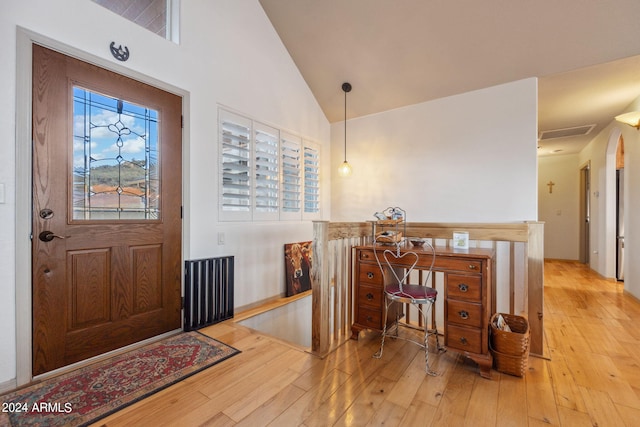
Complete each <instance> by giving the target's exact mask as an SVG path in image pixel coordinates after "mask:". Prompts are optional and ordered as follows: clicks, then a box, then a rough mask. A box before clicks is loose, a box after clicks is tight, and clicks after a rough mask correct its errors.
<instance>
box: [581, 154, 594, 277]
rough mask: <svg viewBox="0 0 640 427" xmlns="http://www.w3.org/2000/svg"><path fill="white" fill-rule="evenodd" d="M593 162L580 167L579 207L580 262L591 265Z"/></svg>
mask: <svg viewBox="0 0 640 427" xmlns="http://www.w3.org/2000/svg"><path fill="white" fill-rule="evenodd" d="M591 178H592V177H591V161H587V162H586V163H585V164H583V165H582V166H580V197H579V199H580V207H579V221H580V232H579V233H578V234H579V261H580V262H581V263H583V264H587V265H589V264H590V262H591V256H590V252H591V208H592V206H591V188H592V179H591Z"/></svg>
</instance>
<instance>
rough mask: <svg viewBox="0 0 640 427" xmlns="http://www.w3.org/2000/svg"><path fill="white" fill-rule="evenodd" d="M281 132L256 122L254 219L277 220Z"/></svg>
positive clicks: (254, 141)
mask: <svg viewBox="0 0 640 427" xmlns="http://www.w3.org/2000/svg"><path fill="white" fill-rule="evenodd" d="M279 139H280V132H279V131H278V129H275V128H272V127H270V126H267V125H263V124H261V123H256V122H254V125H253V146H254V155H253V158H254V164H255V173H254V185H255V188H254V212H253V219H256V220H277V219H278V218H279V205H278V200H279V198H280V194H279V188H280V182H279V181H280V172H279V170H280V159H279V152H278V144H279Z"/></svg>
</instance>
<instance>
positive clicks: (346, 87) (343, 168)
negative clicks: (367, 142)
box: [338, 83, 352, 176]
mask: <svg viewBox="0 0 640 427" xmlns="http://www.w3.org/2000/svg"><path fill="white" fill-rule="evenodd" d="M342 90H343V91H344V162H343V163H342V164H341V165H340V168H339V169H338V174H339V175H340V176H349V175H351V172H352V170H351V165H350V164H349V162H347V92H351V84H350V83H342Z"/></svg>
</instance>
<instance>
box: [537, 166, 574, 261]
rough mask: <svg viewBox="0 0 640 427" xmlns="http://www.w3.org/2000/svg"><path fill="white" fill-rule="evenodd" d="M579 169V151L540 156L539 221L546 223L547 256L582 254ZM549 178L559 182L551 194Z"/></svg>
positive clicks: (568, 256) (563, 257)
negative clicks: (571, 153) (577, 152)
mask: <svg viewBox="0 0 640 427" xmlns="http://www.w3.org/2000/svg"><path fill="white" fill-rule="evenodd" d="M579 168H580V165H579V164H578V155H577V154H573V155H562V156H544V157H539V158H538V220H539V221H542V222H544V256H545V258H553V259H566V260H577V259H579V257H580V247H579V233H580V209H579V208H580V173H579ZM549 181H552V182H553V183H554V184H555V185H553V187H552V188H553V190H552V192H551V193H550V192H549V186H548V185H547V184H548V183H549Z"/></svg>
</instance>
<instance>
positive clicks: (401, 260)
mask: <svg viewBox="0 0 640 427" xmlns="http://www.w3.org/2000/svg"><path fill="white" fill-rule="evenodd" d="M373 243H374V251H373V254H374V256H375V258H376V262H377V263H378V267H379V268H380V270H381V271H382V276H383V277H385V276H386V275H387V274H388V272H391V276H392V277H393V280H394V282H395V283H394V284H396V285H397V286H398V288H399V289H400V294H404V293H405V292H404V291H403V286H404V285H408V284H409V280H410V276H411V273H412V272H413V270H414V268H415V267H416V265H417V264H418V261H419V259H420V256H419V255H418V253H417V252H415V251H412V250H405V251H401V246H402V244H403V243H402V242H394V243H388V242H385V243H384V245H385V246H388V248H386V249H385V250H384V251H382V253H381V254H380V255H378V250H376V249H377V248H376V246H378V245H380V246H382V245H383V244H381V243H380V242H378V240H377V239H374V242H373ZM425 245H426V246H427V247H428V248H429V249H430V250H431V254H430V258H431V265H430V267H429V269H428V270H427V277H426V278H425V280H424V284H423V285H424V286H427V284H428V283H429V279H430V278H431V272H432V270H433V265H434V263H435V260H436V251H435V248H434V247H433V245H432V244H431V243H429V242H425ZM398 267H402V269H403V270H399V268H398ZM398 271H403V273H402V274H398ZM385 283H387V281H386V280H385Z"/></svg>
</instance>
